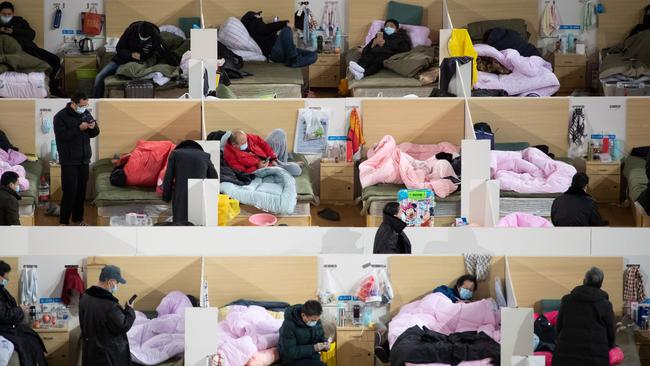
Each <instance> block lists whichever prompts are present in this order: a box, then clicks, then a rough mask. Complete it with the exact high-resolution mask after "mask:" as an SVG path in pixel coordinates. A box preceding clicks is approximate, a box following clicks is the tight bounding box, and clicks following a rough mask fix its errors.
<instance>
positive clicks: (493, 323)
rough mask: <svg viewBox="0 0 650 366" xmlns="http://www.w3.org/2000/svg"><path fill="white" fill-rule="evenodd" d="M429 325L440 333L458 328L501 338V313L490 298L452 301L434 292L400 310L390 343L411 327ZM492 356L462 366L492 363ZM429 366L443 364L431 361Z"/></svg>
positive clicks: (447, 333)
mask: <svg viewBox="0 0 650 366" xmlns="http://www.w3.org/2000/svg"><path fill="white" fill-rule="evenodd" d="M414 325H417V326H419V327H427V328H428V329H430V330H433V331H435V332H438V333H442V334H446V335H449V334H451V333H458V332H469V331H476V332H485V334H487V335H488V336H490V337H491V338H492V339H494V340H495V341H497V342H499V341H500V339H501V331H500V326H501V314H500V313H499V310H497V308H496V304H495V303H494V301H491V300H481V301H476V302H472V303H469V304H465V303H456V304H454V303H452V302H451V300H449V298H447V297H446V296H445V295H443V294H439V293H434V294H430V295H427V296H425V297H424V298H423V299H422V300H418V301H415V302H412V303H410V304H408V305H404V306H402V308H401V309H400V312H399V314H397V316H395V317H394V318H393V320H391V322H390V326H389V330H388V343H389V345H390V347H391V348H392V347H393V343H395V341H396V340H397V338H398V337H399V336H400V335H401V334H402V333H404V332H405V331H406V330H407V329H409V328H410V327H412V326H414ZM490 364H491V363H490V360H479V361H471V362H462V363H460V365H463V366H481V365H490ZM427 366H443V365H442V364H429V365H427Z"/></svg>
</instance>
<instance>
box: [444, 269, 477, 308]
mask: <svg viewBox="0 0 650 366" xmlns="http://www.w3.org/2000/svg"><path fill="white" fill-rule="evenodd" d="M477 288H478V286H477V283H476V277H474V276H472V275H463V276H460V277H459V278H458V279H457V280H456V285H455V286H454V287H453V288H451V287H449V286H446V285H442V286H438V287H436V288H435V290H433V292H434V293H435V292H439V293H441V294H443V295H445V296H447V297H448V298H449V300H451V302H453V303H457V302H459V301H460V302H470V301H471V300H472V296H473V295H474V291H476V289H477Z"/></svg>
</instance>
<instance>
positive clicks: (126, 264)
mask: <svg viewBox="0 0 650 366" xmlns="http://www.w3.org/2000/svg"><path fill="white" fill-rule="evenodd" d="M107 264H112V265H114V266H118V267H120V269H121V271H122V277H124V279H125V280H126V282H127V283H126V285H120V289H119V291H118V292H117V294H116V297H117V298H118V299H119V300H120V303H122V304H124V302H126V301H127V300H128V299H129V298H131V296H132V295H134V294H137V295H138V300H137V302H136V309H138V310H142V311H151V310H156V308H157V307H158V305H159V304H160V301H161V300H162V298H163V297H165V295H167V294H168V293H169V292H171V291H181V292H183V293H185V294H187V295H193V296H196V297H197V298H198V297H199V292H200V290H201V257H139V256H138V257H135V256H134V257H88V259H87V263H86V265H87V272H86V274H87V276H88V277H87V285H88V287H90V286H93V285H95V284H96V283H97V281H99V274H100V273H101V271H102V268H104V266H105V265H107Z"/></svg>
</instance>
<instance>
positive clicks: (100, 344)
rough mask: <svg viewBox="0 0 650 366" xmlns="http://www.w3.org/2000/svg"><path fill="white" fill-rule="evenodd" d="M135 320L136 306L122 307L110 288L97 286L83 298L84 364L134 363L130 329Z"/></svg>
mask: <svg viewBox="0 0 650 366" xmlns="http://www.w3.org/2000/svg"><path fill="white" fill-rule="evenodd" d="M134 321H135V311H134V310H133V309H132V308H129V307H127V308H122V307H121V306H120V304H119V302H118V300H117V299H116V298H115V297H114V296H113V295H112V294H111V293H110V292H108V291H107V290H105V289H103V288H101V287H97V286H93V287H91V288H89V289H88V290H87V291H86V293H85V294H83V296H81V300H80V301H79V323H80V326H81V337H82V347H83V352H82V357H83V360H82V365H83V366H91V365H92V366H124V365H130V364H131V350H130V348H129V340H128V338H127V336H126V333H127V332H128V331H129V329H131V326H132V325H133V322H134Z"/></svg>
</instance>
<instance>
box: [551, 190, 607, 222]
mask: <svg viewBox="0 0 650 366" xmlns="http://www.w3.org/2000/svg"><path fill="white" fill-rule="evenodd" d="M551 220H552V221H553V225H555V226H607V224H608V222H607V221H605V220H603V218H602V217H601V216H600V213H599V212H598V204H596V201H594V199H593V198H591V196H590V195H589V194H587V193H586V192H585V191H584V190H583V189H580V188H578V187H570V188H569V190H568V191H566V193H564V194H563V195H561V196H560V197H558V198H556V199H555V200H554V201H553V206H551Z"/></svg>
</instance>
